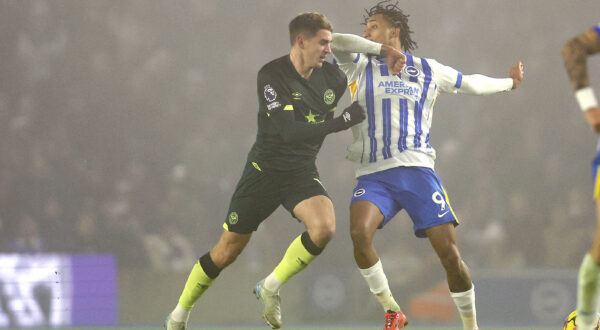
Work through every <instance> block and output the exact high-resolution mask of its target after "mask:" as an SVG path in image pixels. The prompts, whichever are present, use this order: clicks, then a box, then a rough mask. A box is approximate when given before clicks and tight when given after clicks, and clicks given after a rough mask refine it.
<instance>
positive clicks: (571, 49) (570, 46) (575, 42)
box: [561, 38, 586, 64]
mask: <svg viewBox="0 0 600 330" xmlns="http://www.w3.org/2000/svg"><path fill="white" fill-rule="evenodd" d="M561 55H562V58H563V61H564V62H565V64H568V63H571V62H573V61H575V59H577V58H581V57H585V55H586V50H585V47H584V45H583V44H582V43H581V41H580V40H579V39H577V38H573V39H570V40H569V41H567V42H566V43H565V44H564V45H563V47H562V49H561Z"/></svg>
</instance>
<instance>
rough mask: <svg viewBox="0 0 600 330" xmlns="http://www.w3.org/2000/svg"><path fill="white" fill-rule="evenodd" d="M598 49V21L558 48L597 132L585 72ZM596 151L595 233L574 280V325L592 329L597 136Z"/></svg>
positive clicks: (598, 119) (597, 279)
mask: <svg viewBox="0 0 600 330" xmlns="http://www.w3.org/2000/svg"><path fill="white" fill-rule="evenodd" d="M597 53H600V23H598V24H597V25H596V26H594V27H593V28H591V29H589V30H587V31H586V32H584V33H581V34H579V35H577V36H575V37H574V38H572V39H571V40H569V41H567V43H565V45H564V46H563V49H562V57H563V60H564V62H565V67H566V69H567V75H568V76H569V80H570V81H571V84H572V85H573V88H574V89H575V98H576V99H577V102H578V103H579V108H580V109H581V111H583V115H584V117H585V119H586V121H587V123H588V124H589V125H590V126H591V127H592V128H593V129H594V131H595V132H596V133H600V107H598V100H597V99H596V95H595V93H594V90H593V89H592V87H590V81H589V78H588V72H587V57H588V55H592V54H597ZM598 146H599V149H598V152H597V154H596V158H595V159H594V161H593V164H592V170H593V175H594V177H595V181H596V183H595V188H594V200H595V201H596V214H597V215H596V219H597V220H596V221H597V224H596V236H595V238H594V243H593V244H592V248H591V249H590V251H589V252H588V253H586V255H585V256H584V258H583V261H582V262H581V266H580V268H579V279H578V281H577V329H579V330H590V329H593V323H594V320H595V318H596V311H597V307H596V302H597V301H596V300H597V296H598V293H599V291H598V290H599V289H598V287H600V265H599V264H600V203H599V202H598V196H599V195H600V179H599V178H598V166H599V165H600V140H599V141H598Z"/></svg>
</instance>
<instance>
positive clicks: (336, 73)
mask: <svg viewBox="0 0 600 330" xmlns="http://www.w3.org/2000/svg"><path fill="white" fill-rule="evenodd" d="M321 70H323V73H324V74H326V75H330V76H333V77H335V78H336V79H337V80H339V81H340V82H343V83H344V84H345V81H346V74H345V73H344V71H342V70H341V69H340V68H339V66H338V65H337V64H333V63H330V62H327V61H325V62H323V67H321Z"/></svg>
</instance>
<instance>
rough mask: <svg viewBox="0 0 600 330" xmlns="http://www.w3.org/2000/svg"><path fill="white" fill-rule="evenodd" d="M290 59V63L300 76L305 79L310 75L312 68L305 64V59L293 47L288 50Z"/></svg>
mask: <svg viewBox="0 0 600 330" xmlns="http://www.w3.org/2000/svg"><path fill="white" fill-rule="evenodd" d="M290 61H291V62H292V65H293V66H294V68H295V69H296V72H298V74H299V75H300V77H302V78H304V79H306V80H308V78H310V75H311V74H312V72H313V69H314V68H313V67H311V66H309V65H308V64H306V61H305V60H304V58H303V57H302V54H301V53H300V52H298V51H294V49H293V48H292V51H291V52H290Z"/></svg>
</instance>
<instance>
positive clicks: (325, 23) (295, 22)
mask: <svg viewBox="0 0 600 330" xmlns="http://www.w3.org/2000/svg"><path fill="white" fill-rule="evenodd" d="M289 28H290V44H292V45H294V42H295V41H296V37H297V36H298V35H300V34H303V35H304V36H305V37H306V38H312V37H313V36H314V35H315V34H317V32H319V31H320V30H329V31H330V32H333V27H332V26H331V23H330V22H329V20H328V19H327V17H325V15H323V14H320V13H317V12H306V13H300V14H298V16H296V17H294V19H292V21H291V22H290V25H289Z"/></svg>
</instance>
